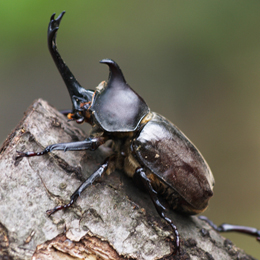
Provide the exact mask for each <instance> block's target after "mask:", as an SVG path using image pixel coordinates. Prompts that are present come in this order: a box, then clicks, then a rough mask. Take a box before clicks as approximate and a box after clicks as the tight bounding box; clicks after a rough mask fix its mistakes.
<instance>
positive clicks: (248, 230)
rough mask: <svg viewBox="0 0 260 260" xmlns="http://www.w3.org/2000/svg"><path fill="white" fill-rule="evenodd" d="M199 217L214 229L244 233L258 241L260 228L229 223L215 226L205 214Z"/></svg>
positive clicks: (259, 239)
mask: <svg viewBox="0 0 260 260" xmlns="http://www.w3.org/2000/svg"><path fill="white" fill-rule="evenodd" d="M199 219H201V220H204V221H205V222H207V223H208V224H209V225H210V226H211V227H212V228H213V229H215V230H216V231H218V232H238V233H244V234H247V235H250V236H254V237H256V239H257V241H259V242H260V230H258V229H256V228H253V227H246V226H238V225H231V224H222V225H220V226H217V225H215V224H214V223H213V222H212V221H211V220H209V219H208V218H207V217H205V216H199Z"/></svg>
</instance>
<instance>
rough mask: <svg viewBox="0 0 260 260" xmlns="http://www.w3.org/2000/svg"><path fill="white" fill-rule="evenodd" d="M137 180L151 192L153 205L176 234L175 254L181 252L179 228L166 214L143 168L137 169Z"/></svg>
mask: <svg viewBox="0 0 260 260" xmlns="http://www.w3.org/2000/svg"><path fill="white" fill-rule="evenodd" d="M134 178H135V180H137V181H140V182H141V183H142V184H143V186H144V187H145V189H146V191H148V192H149V195H150V197H151V199H152V201H153V204H154V206H155V208H156V210H157V212H158V214H159V215H160V217H161V218H163V219H164V220H165V221H166V222H167V223H169V224H170V226H171V228H172V229H173V231H174V234H175V246H176V247H175V253H176V252H177V251H178V252H179V251H180V236H179V232H178V230H177V227H176V226H175V225H174V224H173V222H172V220H171V219H169V218H167V217H166V216H165V214H164V212H165V210H166V209H165V207H164V206H163V205H162V204H161V202H160V201H159V199H158V196H157V192H156V191H155V190H154V189H153V187H152V184H151V181H150V179H149V178H148V177H147V176H146V174H145V171H144V169H143V168H137V169H136V171H135V175H134Z"/></svg>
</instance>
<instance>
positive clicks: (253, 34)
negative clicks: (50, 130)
mask: <svg viewBox="0 0 260 260" xmlns="http://www.w3.org/2000/svg"><path fill="white" fill-rule="evenodd" d="M63 10H66V11H67V13H66V14H65V16H64V18H63V21H62V23H61V28H60V31H59V35H58V40H57V41H58V47H59V51H60V53H61V55H62V57H63V58H64V59H65V61H66V63H67V64H68V65H69V67H70V68H71V70H72V71H73V73H74V74H75V76H76V77H77V79H78V81H79V82H80V83H81V84H82V85H83V86H84V87H86V88H94V87H95V86H96V85H97V84H98V83H99V82H100V81H102V80H106V79H107V77H108V68H107V66H104V65H100V64H99V63H98V61H99V60H101V59H103V58H112V59H114V60H115V61H117V62H118V63H119V65H120V67H121V68H122V70H123V72H124V75H125V78H126V79H127V81H128V83H129V84H130V86H132V87H133V88H134V89H135V90H136V91H137V92H138V93H139V94H140V95H141V96H142V97H143V98H144V99H145V100H146V101H147V103H148V104H149V106H150V107H151V109H152V110H153V111H157V112H159V113H161V114H163V115H164V116H166V117H167V118H168V119H170V120H171V121H172V122H174V123H175V124H176V125H177V126H178V127H179V128H180V129H182V131H183V132H184V133H185V134H186V135H187V136H188V137H189V138H190V139H191V140H192V141H193V142H194V143H195V145H196V146H197V147H198V148H199V149H200V151H201V152H202V154H203V155H204V157H205V158H206V160H207V161H208V163H209V165H210V167H211V169H212V171H213V173H214V176H215V179H216V185H215V194H214V197H213V198H212V200H211V202H210V206H209V208H208V210H207V211H206V212H205V215H207V216H208V217H209V218H210V219H212V220H213V221H214V222H215V223H217V224H221V223H223V222H229V223H234V224H243V225H250V226H255V227H258V228H259V229H260V219H259V213H260V203H259V202H260V189H259V187H260V185H259V183H260V102H259V99H260V1H251V0H248V1H237V0H236V1H231V0H230V1H227V0H220V1H207V0H205V1H137V0H132V1H81V0H78V1H46V0H45V1H33V0H27V1H17V0H16V1H14V0H13V1H1V2H0V37H1V39H0V67H1V68H0V78H1V81H0V82H1V84H0V91H1V92H0V93H1V94H0V120H1V127H0V140H1V142H3V141H4V140H5V138H6V137H7V135H8V133H10V131H11V130H12V129H13V128H14V127H15V126H16V124H17V123H18V122H19V120H20V119H21V118H22V116H23V113H24V111H25V110H26V109H27V107H28V106H29V105H30V104H31V103H32V102H33V100H35V99H37V98H39V97H41V98H43V99H45V100H47V101H48V102H49V103H50V104H52V105H54V106H55V107H57V108H58V109H64V108H70V107H71V104H70V99H69V96H68V93H67V90H66V87H65V85H64V83H63V82H62V79H61V77H60V76H59V74H58V71H57V69H56V67H55V66H54V63H53V61H52V59H51V57H50V55H49V53H48V49H47V38H46V36H47V25H48V22H49V18H50V16H51V14H52V13H54V12H56V13H57V14H59V13H60V12H61V11H63ZM226 236H227V237H229V238H230V239H231V240H232V241H233V242H234V243H235V244H237V245H238V246H239V247H241V248H243V249H245V251H246V252H247V253H249V254H251V255H253V256H255V257H259V256H260V244H259V243H258V242H256V241H255V239H254V238H251V237H247V236H245V235H235V234H226Z"/></svg>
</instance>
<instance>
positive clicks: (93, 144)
mask: <svg viewBox="0 0 260 260" xmlns="http://www.w3.org/2000/svg"><path fill="white" fill-rule="evenodd" d="M105 141H106V139H105V138H104V137H95V138H91V137H89V138H87V139H86V140H84V141H78V142H71V143H59V144H52V145H49V146H47V147H45V149H44V150H43V151H41V152H19V151H17V153H18V155H17V156H16V157H15V159H16V160H17V159H19V158H22V157H33V156H42V155H44V154H46V153H49V152H52V151H54V150H62V151H64V152H66V151H82V150H91V151H94V150H96V149H97V148H98V147H99V146H100V145H102V144H103V143H104V142H105Z"/></svg>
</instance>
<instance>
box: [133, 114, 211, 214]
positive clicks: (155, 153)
mask: <svg viewBox="0 0 260 260" xmlns="http://www.w3.org/2000/svg"><path fill="white" fill-rule="evenodd" d="M133 149H134V152H135V154H136V156H137V159H138V161H139V163H140V164H141V165H142V166H144V167H147V168H148V169H149V170H150V171H151V172H152V173H154V174H155V175H156V176H157V177H158V178H159V179H160V180H161V181H163V182H164V183H166V184H167V185H168V186H170V187H171V188H172V189H173V190H175V191H176V192H177V193H178V194H179V195H180V196H181V197H182V198H183V199H184V200H185V201H186V202H187V203H188V204H190V205H191V208H194V212H191V213H198V212H199V211H202V210H203V209H205V208H206V207H207V205H208V200H209V198H210V197H211V196H212V195H213V186H214V178H213V175H212V173H211V170H210V168H209V166H208V164H207V163H206V161H205V159H204V158H203V157H202V155H201V154H200V152H199V151H198V149H197V148H196V147H195V146H194V145H193V144H192V143H191V142H190V140H189V139H188V138H187V137H186V136H185V135H184V134H183V133H182V132H181V131H180V130H179V129H178V128H177V127H176V126H175V125H173V124H172V123H171V122H169V121H168V120H167V119H166V118H164V117H163V116H161V115H159V114H157V113H153V118H152V119H151V120H150V121H149V122H148V123H147V124H146V125H145V126H144V128H143V129H142V130H141V132H140V134H139V136H138V137H137V138H136V139H134V141H133ZM197 211H198V212H197Z"/></svg>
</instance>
